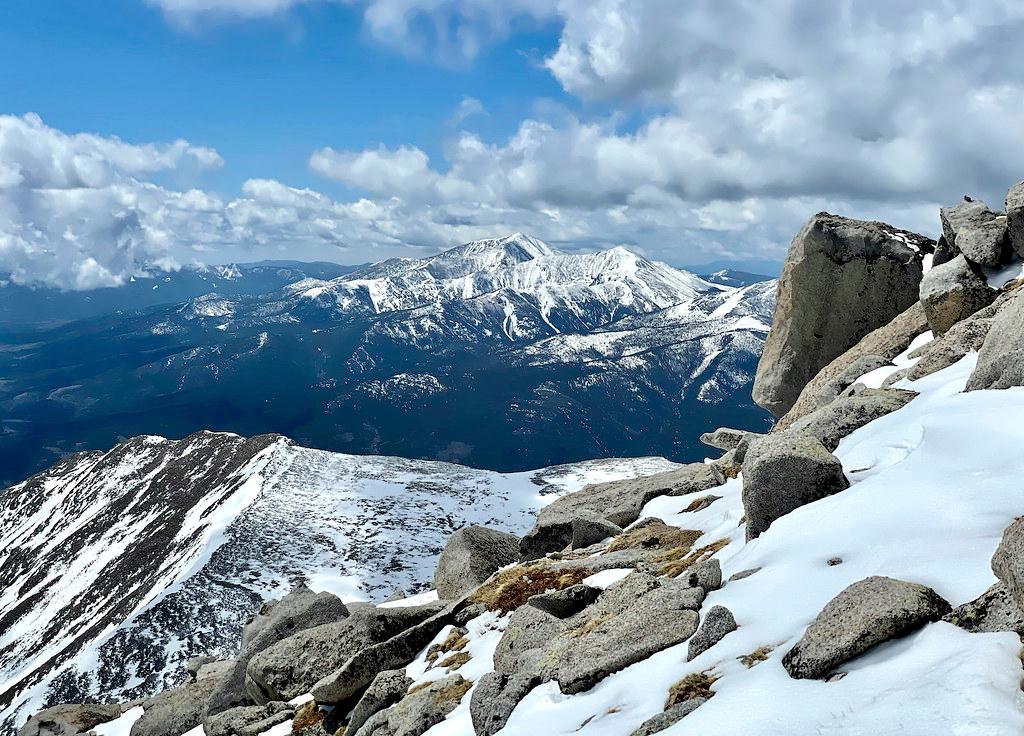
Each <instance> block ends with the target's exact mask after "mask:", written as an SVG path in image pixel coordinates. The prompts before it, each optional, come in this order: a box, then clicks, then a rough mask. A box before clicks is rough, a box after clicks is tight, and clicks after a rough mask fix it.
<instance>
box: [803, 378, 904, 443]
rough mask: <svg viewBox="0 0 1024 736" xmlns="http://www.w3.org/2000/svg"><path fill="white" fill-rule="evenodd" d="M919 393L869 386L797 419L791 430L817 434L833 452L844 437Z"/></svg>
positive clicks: (895, 408)
mask: <svg viewBox="0 0 1024 736" xmlns="http://www.w3.org/2000/svg"><path fill="white" fill-rule="evenodd" d="M915 396H917V394H916V393H915V392H913V391H904V390H902V389H897V388H868V389H864V390H862V391H858V392H857V393H855V394H853V395H852V396H843V397H840V398H838V399H836V400H835V401H833V402H832V403H831V404H828V405H827V406H823V407H821V408H820V409H818V410H816V411H813V412H811V413H810V414H808V415H807V416H805V417H803V418H801V419H798V420H797V421H795V422H793V424H792V426H791V427H790V431H793V432H804V433H806V434H809V435H811V436H812V437H815V438H816V439H817V440H818V441H819V442H821V444H822V445H824V446H825V449H826V450H828V451H829V452H833V451H834V450H835V449H836V448H837V447H838V446H839V442H840V440H842V439H843V438H844V437H846V436H848V435H850V434H852V433H853V432H854V431H855V430H858V429H860V428H861V427H863V426H864V425H865V424H868V423H870V422H873V421H875V420H876V419H878V418H879V417H883V416H885V415H886V414H891V413H892V412H894V411H896V410H897V409H902V408H903V407H904V406H906V405H907V404H908V403H910V400H911V399H913V398H914V397H915Z"/></svg>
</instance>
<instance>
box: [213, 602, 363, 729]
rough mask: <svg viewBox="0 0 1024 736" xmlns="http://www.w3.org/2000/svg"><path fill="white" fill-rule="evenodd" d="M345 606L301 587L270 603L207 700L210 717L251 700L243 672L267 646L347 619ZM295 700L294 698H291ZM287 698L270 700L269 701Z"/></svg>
mask: <svg viewBox="0 0 1024 736" xmlns="http://www.w3.org/2000/svg"><path fill="white" fill-rule="evenodd" d="M348 614H349V610H348V607H347V606H346V605H345V604H344V603H343V602H342V600H341V599H340V598H338V597H337V596H336V595H333V594H331V593H314V592H313V591H312V590H310V589H309V588H307V587H306V586H305V585H303V584H299V585H298V586H296V587H295V588H294V589H293V590H292V591H291V592H290V593H288V595H286V596H284V597H283V598H281V599H280V600H276V601H270V602H268V603H267V604H265V605H264V606H263V608H262V609H261V610H260V612H259V613H258V614H257V615H256V616H255V617H254V618H253V619H252V621H250V622H249V623H248V624H247V625H246V627H245V629H244V630H243V631H242V644H241V647H240V648H239V653H238V657H237V658H236V659H235V660H234V663H233V665H232V667H231V669H230V671H229V672H228V673H227V674H226V676H225V677H224V681H223V682H222V683H220V685H219V686H218V687H217V691H216V692H215V693H214V694H213V696H212V697H211V698H210V706H209V712H210V714H216V713H220V712H222V711H225V710H228V709H229V708H235V707H238V706H241V705H251V704H253V703H254V702H256V701H254V700H253V699H252V698H251V696H250V694H249V693H247V692H246V676H245V673H246V669H247V667H248V666H249V662H250V660H251V659H252V658H253V657H254V656H256V655H257V654H259V653H260V652H262V651H264V650H265V649H267V648H268V647H270V646H272V645H274V644H276V643H277V642H279V641H281V640H282V639H286V638H287V637H289V636H292V635H293V634H296V633H298V632H300V631H303V630H305V629H309V628H312V627H314V626H320V625H322V624H327V623H332V622H336V621H340V620H342V619H344V618H345V617H346V616H348ZM293 697H294V696H293ZM274 699H276V700H287V699H288V698H269V699H264V700H263V701H261V702H263V703H266V702H268V700H274Z"/></svg>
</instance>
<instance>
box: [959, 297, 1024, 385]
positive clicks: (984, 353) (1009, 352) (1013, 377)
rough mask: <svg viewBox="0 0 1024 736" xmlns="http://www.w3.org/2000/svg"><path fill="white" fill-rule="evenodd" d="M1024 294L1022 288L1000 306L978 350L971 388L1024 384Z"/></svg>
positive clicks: (968, 383) (968, 381)
mask: <svg viewBox="0 0 1024 736" xmlns="http://www.w3.org/2000/svg"><path fill="white" fill-rule="evenodd" d="M1022 324H1024V293H1021V292H1020V291H1019V290H1018V291H1016V292H1014V294H1013V296H1012V297H1011V298H1010V299H1008V300H1007V301H1006V303H1005V304H1004V305H1003V306H1002V307H1001V308H1000V309H999V312H998V314H996V316H995V317H994V318H993V320H992V326H991V327H990V328H989V331H988V335H986V336H985V342H984V344H983V345H982V347H981V351H980V352H979V353H978V364H977V366H975V368H974V372H973V373H972V374H971V377H970V378H969V379H968V380H967V390H968V391H976V390H979V389H990V388H991V389H996V388H1010V387H1011V386H1022V385H1024V330H1021V325H1022Z"/></svg>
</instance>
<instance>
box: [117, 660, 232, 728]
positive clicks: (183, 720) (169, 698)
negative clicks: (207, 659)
mask: <svg viewBox="0 0 1024 736" xmlns="http://www.w3.org/2000/svg"><path fill="white" fill-rule="evenodd" d="M233 664H234V663H233V662H232V661H231V660H228V661H224V662H214V663H213V664H207V665H204V666H202V667H200V668H199V672H198V674H197V676H196V679H195V680H194V681H191V682H186V683H185V684H184V685H182V686H181V687H179V688H178V689H176V690H168V691H167V692H164V693H160V694H159V695H157V696H156V697H154V698H150V699H149V700H146V701H144V702H143V703H142V708H143V711H144V712H143V714H142V718H140V719H139V720H137V721H135V724H134V725H133V726H132V731H131V736H167V734H172V733H173V734H182V733H185V732H186V731H189V730H191V729H193V728H195V727H196V726H198V725H199V724H201V723H202V722H203V718H204V717H205V716H206V713H207V711H208V710H209V707H210V699H211V698H212V697H213V695H214V692H215V688H216V687H217V685H219V684H220V682H221V680H222V679H223V678H224V677H225V676H226V675H227V674H228V673H229V672H230V671H231V667H232V665H233Z"/></svg>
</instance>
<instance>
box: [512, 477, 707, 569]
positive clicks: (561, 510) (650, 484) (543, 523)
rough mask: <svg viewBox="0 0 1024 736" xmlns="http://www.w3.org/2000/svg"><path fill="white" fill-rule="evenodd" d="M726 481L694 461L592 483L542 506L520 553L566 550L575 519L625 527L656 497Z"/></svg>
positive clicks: (537, 554)
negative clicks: (667, 469) (618, 479)
mask: <svg viewBox="0 0 1024 736" xmlns="http://www.w3.org/2000/svg"><path fill="white" fill-rule="evenodd" d="M725 480H726V479H725V476H724V475H723V474H722V471H721V469H719V468H717V467H715V466H713V465H707V464H705V463H692V464H690V465H684V466H682V467H680V468H676V469H675V470H669V471H667V472H664V473H656V474H654V475H648V476H645V477H643V478H635V479H632V480H622V481H610V482H608V483H595V484H593V485H589V486H587V487H585V488H583V489H582V490H580V491H577V492H576V493H570V494H568V495H567V496H563V497H562V498H560V499H558V500H557V501H555V502H553V503H551V504H548V505H547V506H545V507H544V508H542V509H541V511H540V514H539V515H538V517H537V523H536V524H535V525H534V527H533V529H532V530H530V532H529V533H528V534H527V535H526V536H525V537H523V538H522V540H521V541H520V543H519V552H520V555H521V557H522V559H524V560H532V559H536V558H538V557H543V556H544V555H545V554H547V553H548V552H558V551H560V550H563V549H565V548H566V547H568V546H569V545H570V544H572V541H573V539H572V534H573V521H574V520H575V519H594V518H601V519H603V520H605V521H607V522H610V523H612V524H615V525H616V526H619V527H622V528H625V527H627V526H629V525H630V524H632V523H633V522H634V521H636V520H637V519H638V518H640V512H641V511H642V510H643V507H644V505H645V504H646V503H647V502H648V501H650V500H651V499H652V498H654V497H655V496H663V495H669V496H683V495H686V494H687V493H693V492H696V491H704V490H707V489H708V488H713V487H715V486H720V485H722V484H723V483H724V482H725Z"/></svg>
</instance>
